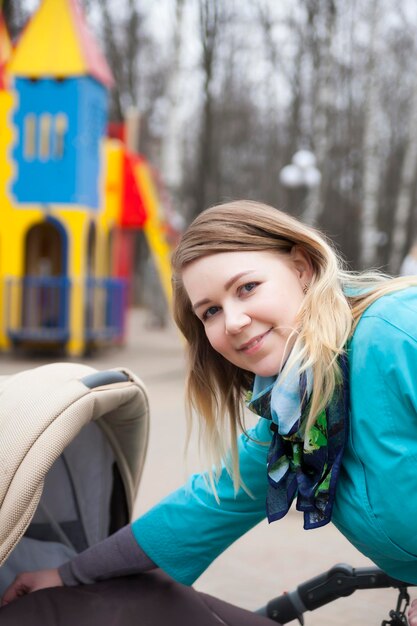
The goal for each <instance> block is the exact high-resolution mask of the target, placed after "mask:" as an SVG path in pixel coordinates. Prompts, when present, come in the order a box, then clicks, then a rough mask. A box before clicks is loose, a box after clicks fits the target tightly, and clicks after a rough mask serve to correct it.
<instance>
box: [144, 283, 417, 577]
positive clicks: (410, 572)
mask: <svg viewBox="0 0 417 626" xmlns="http://www.w3.org/2000/svg"><path fill="white" fill-rule="evenodd" d="M348 355H349V363H350V392H351V416H350V429H349V439H348V443H347V447H346V450H345V453H344V457H343V465H342V470H341V474H340V477H339V482H338V487H337V494H336V501H335V506H334V510H333V516H332V522H333V523H334V524H335V525H336V526H337V528H339V530H340V531H341V532H342V533H343V534H344V535H345V536H346V537H347V538H348V539H349V540H350V541H351V543H352V544H353V545H354V546H356V548H358V549H359V550H360V551H361V552H362V553H363V554H365V555H366V556H368V557H369V558H370V559H372V560H373V561H374V562H375V563H376V564H377V565H378V566H379V567H381V568H382V569H383V570H385V571H386V572H387V573H388V574H390V575H391V576H394V577H397V578H399V579H401V580H404V581H407V582H411V583H417V288H413V289H406V290H402V291H398V292H396V293H394V294H390V295H388V296H384V297H382V298H380V299H379V300H377V301H376V302H375V303H374V304H372V305H371V306H370V307H369V308H368V309H367V310H366V311H365V313H364V315H363V316H362V318H361V320H360V322H359V324H358V326H357V328H356V331H355V333H354V336H353V338H352V340H351V342H350V345H349V351H348ZM269 425H270V422H269V421H268V420H265V419H263V418H260V419H259V421H258V423H257V425H256V426H255V427H254V428H253V429H252V430H251V431H250V433H249V434H250V437H248V436H245V435H242V436H241V437H240V439H239V460H240V471H241V474H242V479H243V481H244V483H245V485H246V486H247V488H248V490H249V491H250V492H251V495H250V494H249V493H248V492H247V491H245V490H243V489H240V490H239V492H238V493H237V494H236V495H235V494H234V491H233V484H232V481H231V479H230V477H229V475H228V474H227V472H226V471H223V473H222V475H221V477H220V480H219V484H218V495H219V502H217V501H216V499H215V497H214V496H213V494H212V493H211V491H210V489H209V488H208V486H207V484H206V481H205V479H204V476H203V475H200V474H196V475H193V476H192V477H191V478H190V480H189V481H188V483H187V484H186V485H184V486H183V487H182V488H180V489H178V490H177V491H175V492H174V493H172V494H171V495H169V496H168V497H167V498H165V499H164V500H162V501H161V502H160V503H159V504H158V505H156V506H155V507H154V508H152V509H151V510H150V511H148V512H147V513H146V514H145V515H143V516H142V517H140V518H139V519H138V520H136V521H135V522H134V523H133V525H132V529H133V534H134V536H135V537H136V539H137V541H138V543H139V544H140V546H141V547H142V548H143V549H144V550H145V552H146V553H147V554H148V556H150V557H151V558H152V559H153V560H154V561H155V563H157V564H158V565H159V566H160V567H161V568H163V569H164V570H165V571H166V572H167V573H168V574H170V575H171V576H172V577H173V578H175V579H176V580H179V581H181V582H183V583H185V584H191V583H192V582H193V581H194V580H195V579H196V578H197V577H198V576H199V575H200V574H201V573H202V572H203V571H204V570H205V569H206V568H207V567H208V565H210V563H211V562H212V561H213V560H214V559H215V558H216V557H217V556H218V555H219V554H220V553H221V552H223V550H225V549H226V548H227V547H228V546H229V545H230V544H231V543H232V542H233V541H235V540H236V539H237V538H238V537H240V536H241V535H243V534H244V533H245V532H246V531H248V530H249V529H250V528H251V527H253V526H254V525H255V524H257V523H258V522H260V521H261V520H262V519H264V518H265V517H266V513H265V499H266V490H267V474H266V462H267V451H268V445H265V443H266V444H268V443H269V442H270V440H271V431H270V429H269ZM260 442H265V443H264V444H262V443H260ZM300 523H302V519H301V515H300ZM309 532H313V533H314V530H313V531H309Z"/></svg>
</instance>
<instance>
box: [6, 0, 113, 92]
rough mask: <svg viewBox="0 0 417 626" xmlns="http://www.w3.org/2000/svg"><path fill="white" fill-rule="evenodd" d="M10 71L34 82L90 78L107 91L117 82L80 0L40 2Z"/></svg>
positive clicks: (18, 46)
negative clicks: (91, 29) (84, 13)
mask: <svg viewBox="0 0 417 626" xmlns="http://www.w3.org/2000/svg"><path fill="white" fill-rule="evenodd" d="M8 71H9V73H10V74H12V75H14V76H29V77H31V78H45V77H48V76H51V77H58V78H64V77H69V76H83V75H88V76H93V77H94V78H95V79H96V80H98V81H99V82H100V83H103V84H104V85H105V86H106V87H111V86H112V84H113V82H114V81H113V77H112V74H111V71H110V68H109V66H108V65H107V62H106V60H105V58H104V56H103V54H102V53H101V51H100V49H99V47H98V45H97V42H96V40H95V38H94V37H93V35H92V34H91V32H90V31H89V30H88V27H87V24H86V21H85V19H84V16H83V14H82V11H81V8H80V6H79V5H78V1H77V0H43V1H42V2H41V5H40V7H39V9H38V10H37V11H36V13H35V14H34V15H33V17H32V18H31V20H30V21H29V23H28V24H27V26H26V28H25V29H24V31H23V33H22V35H21V37H20V39H19V41H18V43H17V45H16V48H15V51H14V53H13V56H12V58H11V61H10V63H9V65H8Z"/></svg>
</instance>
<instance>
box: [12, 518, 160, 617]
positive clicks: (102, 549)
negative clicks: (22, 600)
mask: <svg viewBox="0 0 417 626" xmlns="http://www.w3.org/2000/svg"><path fill="white" fill-rule="evenodd" d="M155 567H156V565H155V563H154V562H153V561H151V559H150V558H149V557H148V556H147V555H146V554H145V553H144V551H143V550H142V549H141V547H140V546H139V545H138V543H137V541H136V540H135V538H134V536H133V533H132V527H131V525H130V524H129V525H128V526H125V527H124V528H122V529H121V530H119V531H118V532H116V533H115V534H114V535H111V536H110V537H108V538H107V539H105V540H104V541H101V542H100V543H98V544H96V545H94V546H92V547H91V548H88V550H85V551H84V552H81V553H80V554H78V555H77V556H75V557H74V558H73V559H71V561H68V562H67V563H64V564H63V565H61V567H59V568H55V569H47V570H38V571H36V572H23V573H22V574H19V576H17V577H16V578H15V580H14V581H13V583H12V584H11V585H10V586H9V587H8V589H6V591H5V593H4V595H3V598H2V605H5V604H8V603H9V602H12V601H13V600H15V599H16V598H19V597H20V596H23V595H26V594H27V593H31V592H32V591H38V590H39V589H45V588H47V587H59V586H62V585H79V584H89V583H94V582H96V581H99V580H104V579H108V578H115V577H117V576H127V575H129V574H139V573H142V572H146V571H149V570H151V569H154V568H155Z"/></svg>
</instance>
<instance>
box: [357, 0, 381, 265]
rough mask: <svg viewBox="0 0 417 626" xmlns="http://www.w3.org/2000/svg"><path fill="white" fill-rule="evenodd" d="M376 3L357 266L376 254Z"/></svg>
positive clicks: (372, 20)
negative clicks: (359, 258)
mask: <svg viewBox="0 0 417 626" xmlns="http://www.w3.org/2000/svg"><path fill="white" fill-rule="evenodd" d="M378 2H379V0H373V2H372V9H371V15H370V23H371V25H370V41H369V62H368V69H367V76H368V90H367V97H366V101H365V119H364V140H363V186H362V194H363V199H362V216H361V217H362V219H361V228H362V231H361V265H362V267H363V268H369V267H371V266H373V265H375V263H376V261H377V252H378V226H377V221H378V208H379V207H378V194H379V185H380V159H379V155H378V141H379V139H378V137H379V124H378V117H379V106H380V105H379V76H378V69H377V67H376V65H377V63H376V60H377V58H378V54H377V46H378V40H379V20H380V15H379V7H378Z"/></svg>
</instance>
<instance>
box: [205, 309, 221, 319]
mask: <svg viewBox="0 0 417 626" xmlns="http://www.w3.org/2000/svg"><path fill="white" fill-rule="evenodd" d="M218 310H219V307H218V306H210V307H209V308H208V309H207V310H206V311H204V313H203V321H205V320H208V319H209V318H210V317H213V315H216V313H217V311H218Z"/></svg>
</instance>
